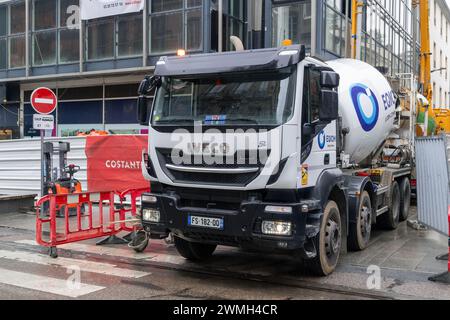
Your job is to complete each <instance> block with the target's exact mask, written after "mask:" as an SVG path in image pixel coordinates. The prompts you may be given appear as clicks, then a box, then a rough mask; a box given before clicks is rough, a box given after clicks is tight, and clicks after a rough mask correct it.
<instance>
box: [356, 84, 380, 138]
mask: <svg viewBox="0 0 450 320" xmlns="http://www.w3.org/2000/svg"><path fill="white" fill-rule="evenodd" d="M350 95H351V97H352V101H353V106H354V107H355V110H356V114H357V115H358V119H359V122H360V123H361V126H362V128H363V129H364V131H367V132H369V131H371V130H372V129H373V128H375V126H376V125H377V122H378V117H379V116H380V108H379V104H378V100H377V98H376V96H375V93H374V92H373V91H372V90H371V89H369V88H368V87H367V86H365V85H363V84H361V83H358V84H355V85H353V86H352V87H351V88H350ZM362 95H365V96H367V97H369V99H370V101H371V102H372V113H371V115H370V116H369V117H368V116H366V114H365V113H364V109H363V107H362V105H361V96H362Z"/></svg>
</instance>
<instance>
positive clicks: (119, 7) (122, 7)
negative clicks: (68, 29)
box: [80, 0, 145, 20]
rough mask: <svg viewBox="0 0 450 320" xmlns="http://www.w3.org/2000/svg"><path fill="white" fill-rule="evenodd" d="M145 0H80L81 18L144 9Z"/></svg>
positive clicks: (86, 18)
mask: <svg viewBox="0 0 450 320" xmlns="http://www.w3.org/2000/svg"><path fill="white" fill-rule="evenodd" d="M144 1H145V0H80V7H81V20H90V19H96V18H102V17H109V16H115V15H119V14H126V13H132V12H139V11H142V10H143V9H144Z"/></svg>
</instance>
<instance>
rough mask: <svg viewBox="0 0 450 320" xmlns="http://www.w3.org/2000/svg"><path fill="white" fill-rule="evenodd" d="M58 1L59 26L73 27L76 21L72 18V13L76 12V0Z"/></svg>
mask: <svg viewBox="0 0 450 320" xmlns="http://www.w3.org/2000/svg"><path fill="white" fill-rule="evenodd" d="M59 2H60V9H59V10H60V15H59V26H60V27H70V28H73V27H74V26H73V23H75V22H76V21H75V20H74V19H73V15H74V14H75V13H76V10H77V6H78V0H59Z"/></svg>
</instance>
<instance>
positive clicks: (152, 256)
mask: <svg viewBox="0 0 450 320" xmlns="http://www.w3.org/2000/svg"><path fill="white" fill-rule="evenodd" d="M14 243H18V244H26V245H32V246H39V244H38V243H36V241H34V240H19V241H14ZM58 248H60V249H64V250H73V251H78V252H86V253H91V254H98V255H106V256H112V257H121V258H128V259H137V260H147V261H153V262H159V263H170V264H175V265H181V264H184V263H186V259H184V258H183V257H181V256H179V255H173V254H170V253H159V252H158V253H156V252H155V253H136V252H134V251H133V250H132V249H122V248H111V247H101V246H96V245H89V244H82V243H68V244H63V245H61V246H58Z"/></svg>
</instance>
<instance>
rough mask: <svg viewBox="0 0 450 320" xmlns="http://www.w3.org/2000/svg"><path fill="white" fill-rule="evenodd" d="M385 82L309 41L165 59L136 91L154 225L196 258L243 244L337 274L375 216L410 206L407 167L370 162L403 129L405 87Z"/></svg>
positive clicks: (149, 225) (147, 210) (146, 213)
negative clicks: (397, 123)
mask: <svg viewBox="0 0 450 320" xmlns="http://www.w3.org/2000/svg"><path fill="white" fill-rule="evenodd" d="M332 66H334V67H332ZM352 68H353V69H352ZM355 70H356V72H352V71H355ZM358 70H359V71H360V72H362V73H361V74H358ZM348 71H350V72H348ZM364 71H366V74H364ZM367 72H370V73H372V74H367ZM349 73H353V74H349ZM369 75H370V76H369ZM374 75H375V77H373V76H374ZM342 79H343V80H344V83H342V81H343V80H342ZM383 79H384V77H383V76H382V75H381V74H379V73H378V72H377V71H376V70H375V69H373V68H372V67H370V66H368V65H366V64H364V63H362V62H354V61H353V60H347V61H346V60H341V61H339V60H338V61H335V62H334V63H325V62H323V61H320V60H319V59H315V58H312V57H307V56H306V54H305V48H304V46H289V47H283V48H277V49H263V50H253V51H242V52H227V53H216V54H201V55H192V56H183V57H163V58H161V60H160V61H158V63H157V66H156V69H155V74H154V75H153V76H152V77H147V78H146V79H145V80H144V81H143V82H142V84H141V87H140V89H139V94H140V98H139V119H140V122H141V124H147V125H148V124H149V147H148V154H144V157H143V166H142V168H143V175H144V176H145V177H146V178H147V179H148V180H149V182H150V184H151V193H150V194H145V195H143V197H142V223H143V225H144V227H145V229H146V230H147V232H149V233H150V235H151V237H153V238H165V237H167V236H168V234H169V233H172V234H173V235H174V239H175V245H176V248H177V249H178V251H179V253H180V254H181V255H182V256H184V257H185V258H187V259H191V260H196V261H201V260H204V259H207V258H209V257H210V256H211V255H212V254H213V252H214V250H215V248H216V246H217V245H229V246H241V247H246V248H256V249H259V250H264V251H269V252H270V251H272V252H275V251H276V252H284V253H286V254H295V255H296V256H298V257H299V259H301V260H302V261H304V265H305V267H306V268H307V269H308V270H310V271H311V272H313V273H315V274H318V275H328V274H330V273H332V272H333V271H334V270H335V268H336V265H337V263H338V260H339V256H340V254H341V252H344V251H345V250H346V249H347V247H349V248H351V249H356V250H361V249H364V248H365V247H366V246H367V245H368V242H369V239H370V232H371V225H372V224H373V223H375V222H376V221H377V217H378V216H381V215H382V214H385V216H387V217H388V218H389V216H390V218H389V219H387V220H389V221H388V223H387V225H388V226H389V225H390V227H391V228H395V227H396V225H397V224H398V221H399V218H400V216H401V211H402V207H401V201H400V200H401V199H402V198H401V197H402V195H401V192H400V186H399V185H393V182H394V181H396V180H397V181H399V183H400V181H405V180H404V179H405V178H407V177H408V175H410V168H400V169H397V170H392V169H389V168H388V167H387V166H384V167H383V168H384V169H380V168H381V167H382V165H381V164H379V167H376V168H377V169H378V170H374V166H373V164H371V165H370V167H364V168H363V167H361V166H360V163H361V162H363V160H367V158H370V160H373V159H375V157H377V156H378V155H379V150H380V149H381V147H382V146H383V145H384V142H385V140H386V138H387V137H388V135H389V133H390V132H391V131H392V130H393V123H394V118H395V104H396V103H395V100H396V98H395V95H394V94H393V92H392V90H391V89H390V86H389V84H388V83H387V81H386V80H385V79H384V81H383ZM155 88H156V95H155V98H154V102H153V105H152V107H151V108H149V107H148V103H147V97H146V95H148V93H149V92H150V90H152V89H155ZM388 99H390V100H389V101H388ZM379 101H382V103H380V102H379ZM355 121H356V123H354V122H355ZM358 136H359V138H358ZM369 162H371V163H373V161H369ZM400 171H401V172H400ZM389 177H391V178H392V177H393V179H391V180H390V181H389ZM386 181H389V182H386ZM408 182H409V180H408ZM393 192H394V193H395V194H393ZM395 197H397V198H395ZM404 197H406V195H404ZM404 197H403V199H404ZM394 198H395V199H397V200H395V199H394ZM393 201H394V202H393ZM392 204H393V206H394V207H393V206H392ZM386 208H387V209H386ZM395 215H396V216H395ZM389 222H390V223H389ZM347 242H348V243H347Z"/></svg>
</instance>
